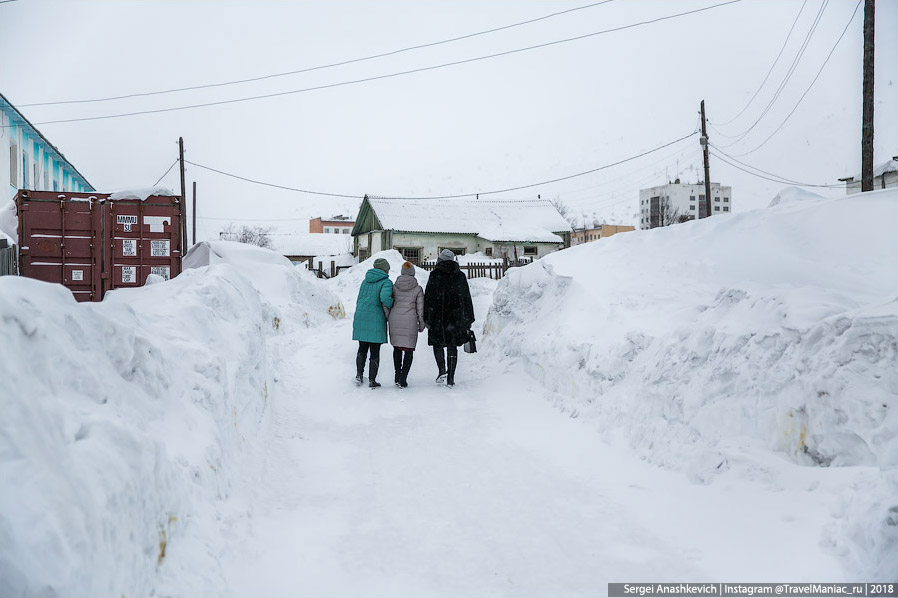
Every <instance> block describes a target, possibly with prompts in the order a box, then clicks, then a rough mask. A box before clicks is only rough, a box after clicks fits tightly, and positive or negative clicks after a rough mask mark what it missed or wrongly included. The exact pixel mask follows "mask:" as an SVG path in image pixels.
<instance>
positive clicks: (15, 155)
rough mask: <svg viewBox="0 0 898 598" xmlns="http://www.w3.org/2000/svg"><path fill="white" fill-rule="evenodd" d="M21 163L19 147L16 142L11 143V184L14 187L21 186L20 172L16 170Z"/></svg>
mask: <svg viewBox="0 0 898 598" xmlns="http://www.w3.org/2000/svg"><path fill="white" fill-rule="evenodd" d="M18 163H19V148H18V146H17V145H16V144H15V142H11V143H10V144H9V184H10V185H12V186H13V187H18V186H19V173H18V171H17V170H16V164H18Z"/></svg>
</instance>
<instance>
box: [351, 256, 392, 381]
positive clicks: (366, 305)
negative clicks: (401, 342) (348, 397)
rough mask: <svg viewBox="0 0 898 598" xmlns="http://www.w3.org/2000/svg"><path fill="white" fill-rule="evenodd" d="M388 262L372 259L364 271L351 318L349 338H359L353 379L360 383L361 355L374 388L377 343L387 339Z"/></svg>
mask: <svg viewBox="0 0 898 598" xmlns="http://www.w3.org/2000/svg"><path fill="white" fill-rule="evenodd" d="M389 272H390V262H388V261H387V260H385V259H383V258H378V259H376V260H374V267H373V268H371V269H370V270H368V271H367V272H366V273H365V280H364V281H363V282H362V286H361V287H360V288H359V298H358V300H357V301H356V305H355V315H354V316H353V318H352V340H354V341H359V352H358V353H357V354H356V357H355V371H356V374H355V381H356V382H357V383H359V384H361V383H362V379H363V378H362V374H364V373H365V359H366V358H367V357H368V354H369V353H370V354H371V360H370V362H369V364H368V386H370V387H371V388H377V387H378V386H380V384H379V383H378V382H377V380H376V378H377V369H378V367H379V366H380V346H381V345H382V344H384V343H385V342H387V316H388V315H389V314H390V308H391V307H393V283H392V282H390V277H389Z"/></svg>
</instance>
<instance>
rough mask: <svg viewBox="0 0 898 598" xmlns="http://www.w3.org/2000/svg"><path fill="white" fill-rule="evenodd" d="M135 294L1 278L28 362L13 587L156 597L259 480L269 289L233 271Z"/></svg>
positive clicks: (7, 571)
mask: <svg viewBox="0 0 898 598" xmlns="http://www.w3.org/2000/svg"><path fill="white" fill-rule="evenodd" d="M123 296H124V294H122V293H118V292H113V293H110V300H109V301H105V302H103V303H100V304H80V305H79V304H77V303H76V302H75V300H74V299H73V298H72V295H71V293H69V291H67V290H66V289H64V288H63V287H62V286H59V285H50V284H47V283H42V282H38V281H34V280H31V279H27V278H18V277H12V276H8V277H3V278H2V279H0V311H2V313H3V320H2V321H0V336H2V338H3V344H4V349H5V351H6V352H8V353H9V354H14V355H16V356H17V358H16V359H15V360H3V361H2V365H0V378H2V379H3V387H4V388H3V395H2V411H3V418H2V420H0V430H2V433H0V479H2V485H3V489H4V492H3V509H2V512H0V543H2V544H3V553H2V557H0V578H2V583H3V590H4V594H6V593H7V592H8V593H9V595H11V596H31V595H64V596H119V595H127V596H147V595H150V590H151V589H152V588H155V587H156V586H157V583H158V582H157V578H158V577H159V576H160V575H161V572H162V571H163V570H165V569H164V567H165V559H166V555H171V554H172V553H173V552H175V553H177V552H178V551H179V550H180V549H182V548H183V545H181V544H180V542H181V539H182V538H183V537H185V536H186V535H191V536H194V537H196V536H197V535H200V536H202V534H197V530H198V529H202V528H207V531H208V529H215V528H216V527H217V526H222V527H224V525H223V523H225V522H219V523H216V521H215V517H216V515H217V516H223V512H224V510H225V508H224V506H219V507H218V508H217V509H216V507H215V505H216V503H221V501H223V500H225V499H227V498H228V497H229V496H230V495H231V493H232V491H233V490H234V488H235V486H239V485H241V484H244V483H246V480H247V478H249V479H251V478H252V475H253V469H252V468H251V467H248V466H246V465H244V460H245V458H246V454H244V449H245V447H246V446H247V444H251V443H253V442H254V441H255V440H256V438H257V435H258V432H259V429H260V422H261V421H262V419H263V416H264V413H265V402H266V396H265V389H266V387H267V385H268V381H269V378H270V372H269V371H268V368H267V365H266V357H265V355H266V353H265V334H266V332H265V331H270V330H271V323H270V322H269V321H267V320H266V319H265V318H264V317H263V315H262V313H263V310H262V306H261V303H260V300H259V295H258V293H257V292H256V290H255V289H254V288H253V286H252V285H251V284H250V283H249V281H248V280H246V279H245V278H243V277H241V276H239V275H238V274H236V272H234V271H233V270H231V269H230V268H221V269H219V270H218V271H217V272H210V273H204V274H201V273H199V272H196V271H188V272H185V273H184V274H182V275H181V276H178V277H176V278H175V279H173V280H172V281H170V282H167V283H165V284H157V285H152V286H150V287H144V288H141V289H137V290H134V291H130V292H129V293H128V301H123V300H121V299H122V298H123ZM244 508H246V507H244ZM216 511H218V512H217V513H216ZM213 537H214V536H213ZM213 549H214V546H204V547H200V550H199V551H197V552H198V553H199V554H202V553H205V554H210V553H211V552H212V551H213ZM175 562H176V563H178V564H183V563H184V561H181V560H177V561H175ZM110 563H115V566H110ZM198 564H199V565H203V566H208V565H209V564H210V563H204V562H202V561H201V562H200V563H198ZM166 572H167V573H170V574H171V575H172V576H174V577H178V576H187V578H188V579H189V577H190V576H192V575H197V574H198V573H197V572H195V571H189V570H188V571H184V570H181V571H166Z"/></svg>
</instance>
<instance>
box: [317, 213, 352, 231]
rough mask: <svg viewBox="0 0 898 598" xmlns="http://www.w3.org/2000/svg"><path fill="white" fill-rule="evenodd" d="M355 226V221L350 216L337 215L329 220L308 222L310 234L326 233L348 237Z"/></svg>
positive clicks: (322, 219)
mask: <svg viewBox="0 0 898 598" xmlns="http://www.w3.org/2000/svg"><path fill="white" fill-rule="evenodd" d="M353 226H355V220H354V219H353V218H351V217H350V216H344V215H343V214H338V215H336V216H331V217H330V218H320V217H319V218H312V219H311V220H309V232H310V233H327V234H337V235H348V234H350V233H351V232H352V227H353Z"/></svg>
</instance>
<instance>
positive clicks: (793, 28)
mask: <svg viewBox="0 0 898 598" xmlns="http://www.w3.org/2000/svg"><path fill="white" fill-rule="evenodd" d="M807 3H808V0H804V2H802V3H801V8H799V9H798V14H797V15H795V20H794V21H792V27H791V28H789V33H787V34H786V39H785V40H783V47H782V48H780V52H779V54H777V55H776V59H774V61H773V64H771V65H770V69H769V70H768V71H767V75H766V76H765V77H764V80H763V81H761V84H760V85H759V86H758V89H757V90H756V91H755V94H754V95H753V96H751V99H749V100H748V103H747V104H745V106H743V108H742V110H740V111H739V112H738V113H737V114H736V116H734V117H733V118H731V119H730V120H728V121H726V122H722V123H717V124H719V125H720V126H721V127H724V126H726V125H728V124H730V123H731V122H733V121H734V120H736V119H737V118H739V117H740V116H742V113H743V112H745V111H746V110H748V107H749V106H751V103H752V102H753V101H754V100H755V98H756V97H758V94H759V93H761V89H762V88H763V87H764V84H765V83H767V79H769V78H770V74H771V73H773V69H774V67H775V66H776V65H777V63H778V62H779V60H780V57H781V56H782V55H783V51H784V50H785V49H786V46H787V45H788V43H789V38H791V37H792V32H793V31H795V25H797V24H798V18H799V17H800V16H801V13H802V12H803V11H804V7H805V5H806V4H807ZM713 124H714V123H711V125H712V126H713ZM715 130H717V128H716V127H715ZM718 132H719V131H718ZM724 137H727V135H724ZM733 137H737V135H733Z"/></svg>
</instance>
